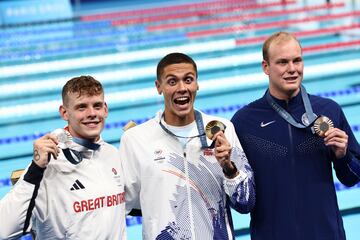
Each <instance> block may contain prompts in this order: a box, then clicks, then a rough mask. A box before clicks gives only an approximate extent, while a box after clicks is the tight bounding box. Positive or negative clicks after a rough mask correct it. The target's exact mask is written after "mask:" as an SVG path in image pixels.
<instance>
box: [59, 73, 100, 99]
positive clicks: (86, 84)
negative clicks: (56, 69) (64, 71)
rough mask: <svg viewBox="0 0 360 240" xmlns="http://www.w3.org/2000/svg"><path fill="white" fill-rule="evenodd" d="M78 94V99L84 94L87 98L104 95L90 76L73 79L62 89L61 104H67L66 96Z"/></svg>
mask: <svg viewBox="0 0 360 240" xmlns="http://www.w3.org/2000/svg"><path fill="white" fill-rule="evenodd" d="M69 93H78V94H79V95H78V97H80V96H82V95H84V94H86V95H88V96H95V95H100V94H103V93H104V89H103V87H102V85H101V83H100V82H99V81H98V80H96V79H95V78H93V77H92V76H80V77H74V78H72V79H70V80H69V81H67V83H66V84H65V85H64V87H63V89H62V100H63V104H64V105H67V103H68V94H69Z"/></svg>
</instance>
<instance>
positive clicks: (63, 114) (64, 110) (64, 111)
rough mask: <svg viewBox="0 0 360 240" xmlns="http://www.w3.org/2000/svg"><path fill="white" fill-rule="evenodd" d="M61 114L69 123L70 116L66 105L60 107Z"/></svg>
mask: <svg viewBox="0 0 360 240" xmlns="http://www.w3.org/2000/svg"><path fill="white" fill-rule="evenodd" d="M59 113H60V116H61V117H62V118H63V119H64V120H65V121H68V120H69V116H68V113H67V110H66V107H65V106H64V105H61V106H60V107H59Z"/></svg>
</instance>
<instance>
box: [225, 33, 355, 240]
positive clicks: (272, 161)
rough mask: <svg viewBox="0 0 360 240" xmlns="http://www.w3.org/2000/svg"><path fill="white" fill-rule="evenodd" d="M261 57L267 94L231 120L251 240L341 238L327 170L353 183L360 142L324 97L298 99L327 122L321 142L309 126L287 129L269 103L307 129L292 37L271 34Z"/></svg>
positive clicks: (299, 56)
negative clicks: (242, 157) (252, 195)
mask: <svg viewBox="0 0 360 240" xmlns="http://www.w3.org/2000/svg"><path fill="white" fill-rule="evenodd" d="M263 55H264V61H263V63H262V66H263V70H264V72H265V73H266V74H267V75H268V76H269V90H268V92H267V93H266V94H265V95H264V96H263V97H262V98H260V99H258V100H256V101H254V102H252V103H250V104H249V105H247V106H245V107H244V108H242V109H240V110H239V111H238V112H237V113H236V114H235V115H234V116H233V118H232V120H231V121H232V122H233V124H234V126H235V129H236V132H237V135H238V137H239V140H240V142H241V144H242V146H243V149H244V151H245V154H246V156H247V157H248V160H249V163H250V165H251V167H252V168H253V170H254V174H255V185H256V196H257V197H256V205H255V208H254V209H253V211H252V212H251V224H250V230H251V239H253V240H258V239H266V240H283V239H284V240H289V239H291V240H304V239H306V240H312V239H314V240H318V239H321V240H335V239H336V240H344V239H346V237H345V231H344V227H343V222H342V218H341V215H340V212H339V207H338V203H337V198H336V191H335V187H334V183H333V174H332V166H333V168H334V170H335V172H336V175H337V177H338V179H339V180H340V181H341V183H343V184H344V185H346V186H354V185H355V184H357V183H358V182H359V176H360V160H359V159H360V147H359V144H358V142H357V141H356V139H355V137H354V134H353V133H352V131H351V128H350V126H349V124H348V122H347V120H346V118H345V115H344V113H343V111H342V110H341V108H340V106H339V105H338V104H337V103H335V102H334V101H332V100H330V99H325V98H321V97H317V96H313V95H307V94H305V96H307V97H308V98H309V101H310V103H311V107H312V110H313V113H315V114H316V115H317V116H326V117H328V118H329V119H330V120H331V121H332V122H333V125H334V127H333V128H331V129H330V130H328V131H327V132H326V133H325V136H323V137H321V136H319V135H317V134H316V133H315V134H314V133H313V131H312V129H311V124H310V125H309V126H307V127H304V128H301V127H296V126H294V125H296V124H294V125H293V124H291V123H290V122H289V121H287V120H286V119H285V118H283V117H282V116H281V114H279V108H278V110H276V109H275V108H273V107H272V106H271V104H270V103H274V104H273V105H275V106H279V107H280V108H282V109H283V110H285V111H286V112H287V113H288V114H289V115H290V116H292V118H293V119H294V120H295V122H297V123H302V122H305V123H306V117H305V116H304V113H305V112H306V110H305V107H304V98H306V97H302V94H301V93H302V91H303V92H306V90H305V88H303V87H301V81H302V71H303V62H302V52H301V46H300V44H299V42H298V41H297V40H296V39H295V38H294V37H293V36H292V35H290V34H288V33H284V32H281V33H276V34H274V35H272V36H271V37H270V38H269V39H268V40H267V41H266V42H265V43H264V47H263ZM267 95H268V96H267ZM269 99H270V100H269ZM271 99H272V100H271ZM304 118H305V120H304ZM304 125H306V124H304Z"/></svg>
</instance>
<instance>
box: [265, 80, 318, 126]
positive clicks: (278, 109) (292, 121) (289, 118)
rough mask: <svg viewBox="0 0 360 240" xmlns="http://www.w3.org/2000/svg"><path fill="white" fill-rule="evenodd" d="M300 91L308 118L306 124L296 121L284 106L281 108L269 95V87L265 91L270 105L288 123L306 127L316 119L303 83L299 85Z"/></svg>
mask: <svg viewBox="0 0 360 240" xmlns="http://www.w3.org/2000/svg"><path fill="white" fill-rule="evenodd" d="M300 92H301V97H302V100H303V103H304V107H305V111H306V116H307V118H308V120H309V124H307V125H305V124H304V123H299V122H297V121H296V120H295V119H294V118H293V117H292V116H291V115H290V114H289V113H288V112H287V111H286V110H285V109H284V108H282V107H281V106H280V105H279V104H277V103H276V102H275V100H274V98H273V97H272V96H271V95H270V91H269V89H268V90H267V91H266V100H267V102H268V103H269V104H270V106H271V107H272V108H273V109H274V110H275V111H276V112H277V113H278V114H279V115H280V116H281V117H282V118H283V119H285V120H286V121H287V122H288V123H290V124H291V125H293V126H294V127H297V128H306V127H308V126H310V125H311V124H312V123H313V122H314V121H315V120H316V118H317V116H316V115H315V114H314V112H313V110H312V107H311V103H310V100H309V96H308V94H307V92H306V89H305V87H304V86H303V85H301V86H300Z"/></svg>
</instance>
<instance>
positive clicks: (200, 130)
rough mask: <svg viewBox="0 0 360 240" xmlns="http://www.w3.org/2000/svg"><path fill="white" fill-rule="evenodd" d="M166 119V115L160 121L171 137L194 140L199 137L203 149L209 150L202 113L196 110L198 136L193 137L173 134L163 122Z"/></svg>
mask: <svg viewBox="0 0 360 240" xmlns="http://www.w3.org/2000/svg"><path fill="white" fill-rule="evenodd" d="M163 117H164V113H163V115H162V117H161V119H160V121H159V124H160V127H161V128H162V129H163V130H164V131H165V132H166V133H168V134H170V135H171V136H174V137H178V138H188V139H192V138H196V137H199V138H200V142H201V149H205V148H208V145H207V142H206V135H205V130H204V122H203V119H202V116H201V113H200V112H199V111H197V110H195V122H196V127H197V129H198V133H199V134H198V135H195V136H191V137H184V136H178V135H176V134H175V133H173V132H171V131H170V130H169V129H167V128H166V127H165V126H164V124H163V123H162V122H161V120H162V118H163Z"/></svg>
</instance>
